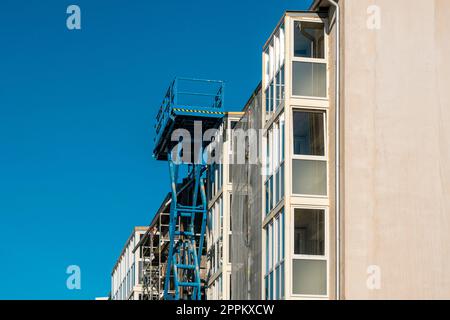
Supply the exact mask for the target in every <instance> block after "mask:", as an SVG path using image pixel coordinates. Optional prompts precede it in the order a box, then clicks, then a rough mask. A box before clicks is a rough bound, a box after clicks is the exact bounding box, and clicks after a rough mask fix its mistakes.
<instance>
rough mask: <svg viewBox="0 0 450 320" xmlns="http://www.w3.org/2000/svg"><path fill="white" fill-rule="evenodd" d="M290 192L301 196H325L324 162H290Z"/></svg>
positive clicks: (325, 168) (325, 177) (325, 172)
mask: <svg viewBox="0 0 450 320" xmlns="http://www.w3.org/2000/svg"><path fill="white" fill-rule="evenodd" d="M292 173H293V174H292V192H293V193H294V194H301V195H318V196H326V195H327V163H326V162H325V161H311V160H297V159H294V160H292Z"/></svg>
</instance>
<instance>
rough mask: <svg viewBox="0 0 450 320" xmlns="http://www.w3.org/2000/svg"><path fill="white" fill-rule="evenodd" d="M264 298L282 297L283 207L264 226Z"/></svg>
mask: <svg viewBox="0 0 450 320" xmlns="http://www.w3.org/2000/svg"><path fill="white" fill-rule="evenodd" d="M265 233H266V268H265V272H264V274H265V281H264V285H265V299H266V300H280V299H283V298H284V209H283V210H281V212H280V213H279V214H278V215H277V216H276V217H275V218H274V219H273V220H272V222H271V223H270V224H269V225H267V227H266V228H265Z"/></svg>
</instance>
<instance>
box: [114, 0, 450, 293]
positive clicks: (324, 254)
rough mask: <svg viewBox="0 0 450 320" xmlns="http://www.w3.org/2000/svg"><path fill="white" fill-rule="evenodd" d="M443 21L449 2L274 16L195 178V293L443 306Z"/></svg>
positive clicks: (448, 106)
mask: <svg viewBox="0 0 450 320" xmlns="http://www.w3.org/2000/svg"><path fill="white" fill-rule="evenodd" d="M449 15H450V2H449V1H447V0H429V1H422V0H396V1H392V0H339V1H337V0H336V1H330V0H316V1H314V2H313V4H312V6H311V8H310V10H309V11H286V12H285V14H284V15H283V16H282V17H281V19H280V21H279V23H278V24H277V25H276V27H275V28H274V31H273V32H272V34H271V35H270V37H269V38H268V40H267V42H266V43H265V44H264V46H263V48H262V52H261V53H262V75H261V79H262V81H261V84H260V85H259V86H258V87H257V88H256V90H255V91H254V92H253V94H252V95H251V98H250V99H249V101H248V103H247V104H246V106H245V107H244V109H243V113H242V114H239V115H237V114H236V115H234V116H231V115H228V116H226V117H224V120H223V123H222V125H221V128H220V134H221V135H222V136H223V137H224V139H222V140H223V144H222V145H221V148H222V149H221V150H222V153H221V154H222V159H221V161H219V162H218V163H213V164H211V165H210V166H209V167H208V176H207V183H206V185H207V196H208V221H207V236H206V245H205V250H204V253H205V255H206V257H205V258H204V260H202V261H206V262H205V265H203V266H202V268H203V269H202V270H205V272H204V273H203V275H202V277H201V278H202V280H203V281H204V285H205V292H206V293H205V295H204V296H203V297H204V298H207V299H268V300H272V299H274V300H275V299H277V300H278V299H289V300H307V299H436V298H437V299H448V298H450V274H449V273H448V272H447V270H448V269H449V268H450V247H449V245H448V244H449V243H450V233H449V232H448V231H449V230H450V216H449V214H448V213H449V212H450V192H449V191H450V127H448V126H446V124H447V123H450V91H449V90H447V88H448V87H449V84H450V83H449V82H450V76H449V75H450V64H449V63H448V62H447V59H446V58H447V57H449V56H450V37H448V31H450V24H449V23H448V22H447V20H446V18H447V17H448V16H449ZM231 128H232V132H231V133H230V132H229V130H228V129H231ZM238 130H241V131H244V132H249V131H250V130H255V131H256V132H258V133H259V134H258V135H257V138H254V137H253V138H252V137H250V136H249V135H247V136H246V137H244V140H242V138H241V140H239V139H240V138H239V136H238V135H237V134H236V133H237V131H238ZM251 139H253V140H251ZM239 148H240V149H241V151H242V148H243V149H244V152H243V153H242V152H241V155H242V154H244V157H243V161H236V157H237V156H238V154H239V152H238V149H239ZM254 158H256V159H257V161H253V160H254ZM230 159H232V160H231V161H230ZM241 160H242V159H241ZM166 210H167V208H166ZM167 214H168V213H167ZM116 268H117V267H116ZM116 268H115V269H116ZM118 269H120V268H118ZM117 272H118V271H117ZM123 272H124V273H125V274H126V272H125V271H123ZM122 274H123V273H121V275H122ZM161 277H163V275H161ZM114 279H115V277H114V272H113V290H112V295H113V298H114V297H116V296H117V295H118V294H119V295H120V292H122V290H124V289H120V286H121V285H122V282H123V276H120V277H118V276H117V280H114ZM161 281H164V279H162V280H161ZM130 292H131V291H130ZM128 295H129V294H125V293H123V294H122V297H123V296H128Z"/></svg>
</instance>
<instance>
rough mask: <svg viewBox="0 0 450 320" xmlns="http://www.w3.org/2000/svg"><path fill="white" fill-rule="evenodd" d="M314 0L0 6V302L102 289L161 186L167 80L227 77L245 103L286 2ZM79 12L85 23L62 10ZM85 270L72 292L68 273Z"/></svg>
mask: <svg viewBox="0 0 450 320" xmlns="http://www.w3.org/2000/svg"><path fill="white" fill-rule="evenodd" d="M310 2H311V1H310V0H297V1H293V0H246V1H211V0H209V1H206V0H197V1H180V0H172V1H149V0H133V1H124V0H122V1H118V0H95V1H93V0H83V1H82V0H76V1H73V2H67V1H61V0H52V1H50V0H47V1H37V0H27V1H24V0H2V2H1V4H0V147H1V149H0V217H1V222H0V299H92V298H94V297H96V296H106V295H107V294H108V292H109V289H110V272H111V269H112V267H113V265H114V262H115V259H116V258H117V256H118V255H119V253H120V251H121V249H122V246H123V245H124V242H125V241H126V239H127V237H128V236H129V234H130V232H131V230H132V228H133V226H135V225H147V224H148V223H149V222H150V220H151V218H152V216H153V213H154V212H155V210H156V209H157V208H158V207H159V205H160V202H161V201H162V199H163V197H164V195H165V194H166V192H167V191H168V188H169V180H168V172H167V164H166V163H164V162H156V161H154V160H153V159H152V156H151V151H152V136H153V124H154V117H155V115H156V110H157V108H158V106H159V103H160V102H161V100H162V98H163V95H164V93H165V90H166V87H167V86H168V84H169V82H170V81H171V80H172V78H173V77H174V76H176V75H179V76H188V77H196V78H208V79H219V80H225V81H226V103H227V109H229V110H240V109H241V108H242V106H243V105H244V103H245V102H246V100H247V98H248V97H249V96H250V94H251V92H252V90H253V89H254V88H255V87H256V85H257V84H258V82H259V81H260V78H261V48H262V45H263V44H264V42H265V40H266V38H267V37H268V36H269V35H270V33H271V31H272V29H273V28H274V27H275V25H276V23H277V22H278V20H279V19H280V17H281V15H282V13H283V11H284V10H300V9H306V8H307V7H308V6H309V3H310ZM70 4H77V5H78V6H80V8H81V26H82V29H81V30H76V31H69V30H68V29H67V28H66V18H67V16H68V15H67V14H66V8H67V7H68V6H69V5H70ZM69 265H78V266H80V268H81V276H82V277H81V290H68V289H67V288H66V279H67V274H66V273H65V272H66V268H67V266H69Z"/></svg>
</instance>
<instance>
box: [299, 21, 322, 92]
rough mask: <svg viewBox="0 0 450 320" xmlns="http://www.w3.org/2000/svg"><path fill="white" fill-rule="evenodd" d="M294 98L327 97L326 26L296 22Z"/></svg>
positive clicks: (318, 23)
mask: <svg viewBox="0 0 450 320" xmlns="http://www.w3.org/2000/svg"><path fill="white" fill-rule="evenodd" d="M292 94H293V95H294V96H306V97H319V98H326V97H327V64H326V52H325V25H324V24H323V23H320V22H309V21H295V23H294V46H293V62H292Z"/></svg>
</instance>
